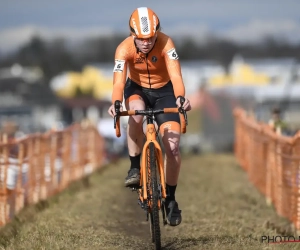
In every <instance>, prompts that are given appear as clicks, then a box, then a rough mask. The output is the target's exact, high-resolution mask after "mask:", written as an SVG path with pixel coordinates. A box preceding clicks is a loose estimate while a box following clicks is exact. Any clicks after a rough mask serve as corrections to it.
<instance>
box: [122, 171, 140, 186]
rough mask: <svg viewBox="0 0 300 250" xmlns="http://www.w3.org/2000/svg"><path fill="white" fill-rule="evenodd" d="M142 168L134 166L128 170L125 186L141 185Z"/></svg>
mask: <svg viewBox="0 0 300 250" xmlns="http://www.w3.org/2000/svg"><path fill="white" fill-rule="evenodd" d="M140 176H141V175H140V170H139V169H137V168H132V169H130V170H129V171H128V175H127V177H126V178H125V186H126V187H128V186H131V185H140Z"/></svg>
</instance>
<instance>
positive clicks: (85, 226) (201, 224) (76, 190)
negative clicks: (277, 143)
mask: <svg viewBox="0 0 300 250" xmlns="http://www.w3.org/2000/svg"><path fill="white" fill-rule="evenodd" d="M127 168H128V160H121V161H120V162H119V163H118V164H117V165H111V166H108V167H107V168H105V169H104V170H103V171H101V172H100V173H95V174H93V175H92V176H91V177H90V180H89V183H90V185H89V187H86V186H84V185H83V184H82V183H80V182H79V183H75V184H74V185H72V186H71V187H70V188H69V189H68V190H66V191H65V192H63V193H62V194H60V195H59V196H56V197H53V198H51V199H50V200H49V201H48V202H44V203H42V204H39V205H38V206H34V207H29V208H27V209H25V210H24V211H23V212H22V213H21V214H20V215H19V216H18V217H17V218H16V220H15V221H13V222H12V223H11V224H10V225H8V226H7V227H5V228H4V229H2V231H1V232H0V249H7V250H19V249H20V250H21V249H24V250H34V249H44V250H46V249H47V250H48V249H49V250H56V249H57V250H58V249H59V250H62V249H78V250H81V249H87V250H94V249H95V250H96V249H97V250H98V249H101V250H102V249H116V250H118V249H122V250H124V249H126V250H127V249H135V250H136V249H137V250H139V249H141V250H142V249H152V248H151V247H152V245H151V243H150V241H149V224H148V222H146V221H145V219H146V216H145V214H144V212H143V210H142V209H141V208H140V207H139V205H138V204H137V195H136V193H132V192H131V191H130V190H128V189H126V188H124V187H123V181H124V178H125V175H126V174H127ZM176 198H177V200H178V202H179V205H180V209H182V216H183V221H182V224H181V225H180V226H178V227H162V239H163V242H162V245H163V247H164V249H169V250H171V249H172V250H175V249H178V250H179V249H180V250H181V249H197V250H199V249H216V250H217V249H238V250H240V249H299V247H300V243H299V244H297V243H294V244H284V245H278V244H276V246H275V245H267V244H265V243H261V242H260V239H261V236H262V235H269V236H273V235H278V234H277V233H275V232H274V231H272V230H271V229H268V228H266V227H265V226H264V225H265V224H266V221H268V220H271V221H272V220H277V221H279V222H280V223H282V221H283V220H282V219H279V218H277V216H276V214H275V212H274V210H273V208H272V207H268V206H266V203H265V199H264V197H263V196H262V195H261V194H260V193H259V192H258V191H257V190H256V188H255V187H253V186H252V185H251V183H249V182H248V179H247V175H246V173H245V172H244V171H243V170H242V169H240V168H239V167H238V166H237V165H236V162H235V159H234V158H233V156H232V155H214V154H212V155H203V156H193V157H188V158H186V159H184V160H183V167H182V170H181V176H180V182H179V185H178V188H177V196H176ZM1 247H2V248H1ZM272 247H273V248H272Z"/></svg>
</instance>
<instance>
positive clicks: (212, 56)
mask: <svg viewBox="0 0 300 250" xmlns="http://www.w3.org/2000/svg"><path fill="white" fill-rule="evenodd" d="M124 38H125V37H124V36H122V35H115V36H113V37H99V38H94V39H87V40H85V41H84V42H82V43H81V44H76V45H70V44H69V43H68V42H66V41H65V40H64V39H56V40H54V41H51V42H49V41H45V40H43V39H42V38H40V37H37V36H36V37H33V38H32V39H31V40H30V41H29V42H28V43H27V44H25V45H23V46H22V47H21V48H19V49H18V50H16V51H15V52H13V53H11V54H9V55H6V56H5V57H4V56H1V54H0V67H7V66H11V65H12V64H13V63H20V64H21V65H23V66H37V65H38V66H40V67H41V68H42V69H43V71H44V74H45V78H46V80H49V79H51V78H52V77H53V76H55V75H57V74H59V73H61V72H63V71H70V70H72V71H73V70H75V71H80V70H81V69H82V67H83V66H85V65H86V64H88V63H97V62H113V60H114V54H115V49H116V47H117V46H118V44H119V43H120V42H121V41H122V40H123V39H124ZM174 42H175V45H176V47H177V53H178V54H179V56H180V59H181V60H199V59H200V60H201V59H205V60H215V61H218V62H220V63H221V64H222V65H224V67H227V66H228V65H229V63H230V62H231V60H232V58H233V56H234V55H235V54H237V53H238V54H240V55H242V56H243V57H245V58H265V57H272V58H283V57H293V58H295V59H297V60H299V59H300V43H298V44H290V43H288V42H284V41H278V40H276V39H273V38H272V37H268V38H266V39H265V40H264V41H263V42H261V43H260V44H238V43H234V42H232V41H228V40H222V39H218V38H210V39H208V40H207V42H205V43H203V42H202V43H197V42H196V41H195V40H193V39H192V38H183V39H182V40H181V41H178V42H177V41H176V39H174Z"/></svg>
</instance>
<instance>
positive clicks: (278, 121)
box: [269, 107, 289, 135]
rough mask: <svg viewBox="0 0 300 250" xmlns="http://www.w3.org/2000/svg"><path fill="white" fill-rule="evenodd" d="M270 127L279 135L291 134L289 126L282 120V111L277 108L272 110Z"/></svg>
mask: <svg viewBox="0 0 300 250" xmlns="http://www.w3.org/2000/svg"><path fill="white" fill-rule="evenodd" d="M269 126H270V127H271V128H272V129H273V130H274V131H276V133H278V134H286V135H287V134H289V130H288V124H287V123H286V122H285V121H284V120H283V119H282V116H281V110H280V108H278V107H275V108H273V110H272V117H271V119H270V120H269Z"/></svg>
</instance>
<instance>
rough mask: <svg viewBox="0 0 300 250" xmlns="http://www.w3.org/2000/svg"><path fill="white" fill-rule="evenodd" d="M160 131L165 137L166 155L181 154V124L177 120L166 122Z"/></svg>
mask: <svg viewBox="0 0 300 250" xmlns="http://www.w3.org/2000/svg"><path fill="white" fill-rule="evenodd" d="M160 133H161V135H162V138H163V142H164V147H165V151H166V155H167V156H169V157H171V156H178V155H179V141H180V124H179V123H177V122H173V121H171V122H165V123H163V124H162V125H161V126H160Z"/></svg>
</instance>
